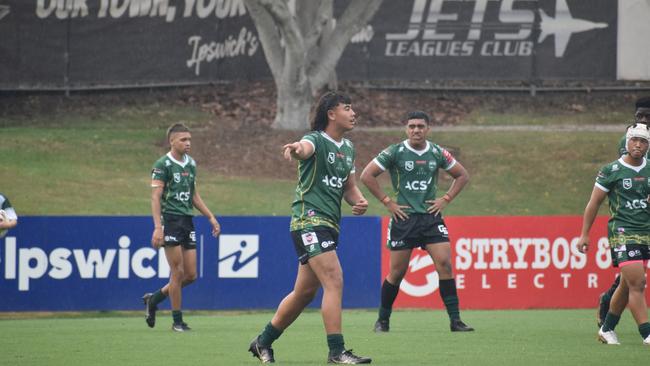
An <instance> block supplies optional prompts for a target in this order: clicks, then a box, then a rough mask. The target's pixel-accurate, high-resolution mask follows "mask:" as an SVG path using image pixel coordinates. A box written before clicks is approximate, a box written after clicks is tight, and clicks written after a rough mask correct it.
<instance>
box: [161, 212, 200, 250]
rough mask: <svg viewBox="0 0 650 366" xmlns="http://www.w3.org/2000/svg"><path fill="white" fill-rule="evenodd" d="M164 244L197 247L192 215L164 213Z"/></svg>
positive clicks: (189, 247)
mask: <svg viewBox="0 0 650 366" xmlns="http://www.w3.org/2000/svg"><path fill="white" fill-rule="evenodd" d="M162 219H163V222H162V224H163V235H164V246H166V247H175V246H178V245H182V246H183V248H184V249H196V231H194V222H192V216H184V215H172V214H163V215H162Z"/></svg>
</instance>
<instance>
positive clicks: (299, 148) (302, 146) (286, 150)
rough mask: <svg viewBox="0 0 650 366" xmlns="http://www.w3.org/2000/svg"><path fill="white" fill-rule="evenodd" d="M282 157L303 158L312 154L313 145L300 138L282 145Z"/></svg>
mask: <svg viewBox="0 0 650 366" xmlns="http://www.w3.org/2000/svg"><path fill="white" fill-rule="evenodd" d="M282 152H283V155H284V158H285V159H287V160H289V161H291V160H292V158H293V159H296V160H305V159H308V158H309V157H311V156H312V155H313V154H314V145H312V144H310V143H309V142H307V141H305V140H302V141H296V142H293V143H290V144H286V145H284V146H282Z"/></svg>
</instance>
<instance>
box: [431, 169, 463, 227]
mask: <svg viewBox="0 0 650 366" xmlns="http://www.w3.org/2000/svg"><path fill="white" fill-rule="evenodd" d="M447 173H448V174H449V175H451V177H452V178H454V181H453V182H452V183H451V187H449V190H448V191H447V193H445V194H444V195H443V196H442V197H440V198H437V199H435V200H428V201H426V202H427V203H429V204H431V206H429V208H428V209H427V211H429V213H431V214H433V215H437V214H438V213H439V212H441V211H442V210H444V209H445V207H447V205H449V204H450V203H451V201H453V200H454V198H456V196H458V194H460V192H461V191H462V190H463V188H465V186H466V185H467V183H468V182H469V173H467V170H466V169H465V167H463V165H462V164H461V163H459V162H456V164H454V166H453V167H452V168H451V169H449V170H448V171H447Z"/></svg>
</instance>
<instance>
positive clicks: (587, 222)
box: [576, 187, 607, 253]
mask: <svg viewBox="0 0 650 366" xmlns="http://www.w3.org/2000/svg"><path fill="white" fill-rule="evenodd" d="M605 197H607V192H605V191H603V190H602V189H600V188H598V187H594V189H593V190H592V191H591V198H589V202H588V203H587V207H585V212H584V215H583V216H582V231H581V232H580V239H579V240H578V241H577V242H576V246H577V247H578V250H579V251H580V253H584V252H586V251H587V250H588V249H589V231H590V230H591V226H592V225H593V224H594V220H595V219H596V215H598V209H599V208H600V205H601V204H602V203H603V201H604V200H605Z"/></svg>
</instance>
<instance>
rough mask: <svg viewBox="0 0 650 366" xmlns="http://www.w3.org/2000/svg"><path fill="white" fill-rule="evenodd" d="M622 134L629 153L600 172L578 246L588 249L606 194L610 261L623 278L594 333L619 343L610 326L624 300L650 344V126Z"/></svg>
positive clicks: (623, 305)
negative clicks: (649, 274) (649, 278)
mask: <svg viewBox="0 0 650 366" xmlns="http://www.w3.org/2000/svg"><path fill="white" fill-rule="evenodd" d="M625 137H626V141H627V144H626V147H627V151H628V153H627V154H625V155H623V156H622V157H620V158H619V159H618V160H616V161H614V162H612V163H609V164H607V165H605V166H604V167H603V168H601V169H600V171H599V172H598V176H597V177H596V184H595V186H594V188H593V190H592V193H591V198H590V199H589V203H588V204H587V207H586V208H585V212H584V217H583V225H582V232H581V236H580V239H579V240H578V242H577V246H578V250H580V251H581V252H584V251H586V250H587V249H588V246H589V231H590V229H591V226H592V224H593V222H594V219H595V218H596V215H597V213H598V208H599V207H600V205H601V204H602V202H603V201H604V200H605V197H607V198H608V200H609V208H610V212H611V217H610V219H609V222H608V225H607V234H608V239H609V245H610V247H611V253H612V262H613V265H614V267H619V268H620V273H621V281H620V285H619V286H618V287H617V288H616V291H615V293H614V296H613V297H612V301H611V302H610V308H609V312H608V313H607V315H606V317H605V321H604V323H603V325H602V326H601V327H600V329H599V330H598V338H599V339H600V340H601V341H602V342H603V343H606V344H619V342H618V337H617V336H616V333H615V332H614V328H615V327H616V325H617V323H618V321H619V319H620V316H621V313H622V312H623V310H624V309H625V305H626V304H627V305H628V306H629V308H630V312H631V313H632V316H633V317H634V320H636V323H637V325H638V326H639V333H640V334H641V337H642V338H643V344H645V345H650V323H648V309H647V304H646V301H645V268H646V267H647V261H648V260H649V259H650V249H649V247H648V246H649V245H650V210H648V197H649V194H650V167H649V166H648V164H647V160H646V158H645V156H646V153H647V152H648V144H649V141H650V131H648V126H647V125H646V124H643V123H635V124H633V125H631V126H629V127H628V129H627V132H626V135H625ZM620 299H622V300H620ZM625 300H627V301H625Z"/></svg>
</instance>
